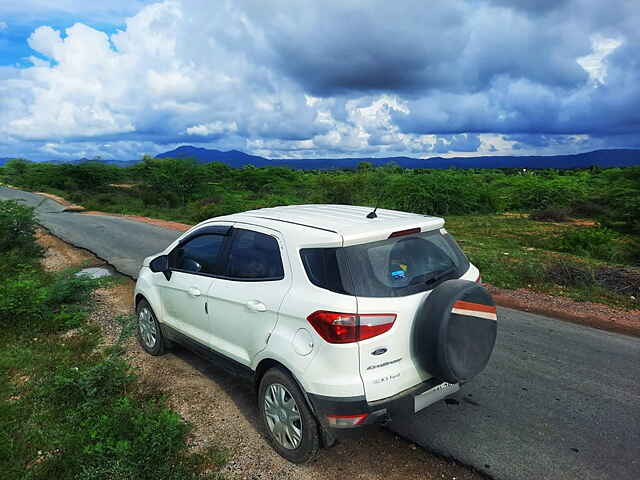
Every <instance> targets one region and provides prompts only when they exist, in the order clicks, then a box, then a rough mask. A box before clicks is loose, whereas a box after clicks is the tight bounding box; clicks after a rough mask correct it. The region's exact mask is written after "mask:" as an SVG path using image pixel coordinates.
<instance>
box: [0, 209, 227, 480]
mask: <svg viewBox="0 0 640 480" xmlns="http://www.w3.org/2000/svg"><path fill="white" fill-rule="evenodd" d="M3 208H4V210H3ZM3 211H4V212H5V213H6V212H11V213H12V215H17V216H18V217H20V219H21V220H22V221H23V222H22V223H18V224H17V223H16V222H15V221H14V220H15V218H13V217H12V216H9V215H4V216H3V215H2V212H3ZM30 216H31V211H30V209H27V208H26V207H20V208H18V207H16V205H15V204H10V205H7V204H5V203H4V202H0V228H5V233H4V235H5V237H10V238H11V239H12V240H13V241H12V242H8V243H6V245H19V246H18V247H15V248H12V249H7V248H6V247H5V248H4V249H3V250H0V266H1V268H2V274H3V282H2V284H0V344H1V345H2V349H1V350H0V472H2V478H3V479H8V480H11V479H51V478H56V479H92V480H93V479H116V480H118V479H123V480H124V479H133V478H135V479H158V478H162V479H173V480H187V479H195V478H219V474H218V473H216V472H217V471H218V470H219V469H220V467H221V466H222V465H224V463H225V462H226V453H225V450H224V449H223V448H215V447H212V448H210V449H209V450H207V451H204V452H201V453H191V452H189V451H188V449H187V444H186V439H187V435H188V434H189V431H190V426H189V425H188V424H187V423H186V422H185V421H183V420H182V419H181V418H180V416H179V415H178V414H177V413H175V412H173V411H171V410H170V409H169V408H168V407H167V406H166V403H165V400H164V398H163V396H162V393H161V392H158V391H154V390H153V389H150V388H149V387H148V386H145V385H143V384H142V383H141V382H140V380H139V379H138V378H137V376H136V372H135V371H134V370H133V369H132V367H131V366H130V365H129V364H128V363H127V362H126V361H125V359H124V358H123V356H122V353H123V348H122V347H121V346H120V345H116V346H115V347H111V348H104V347H101V336H100V332H99V329H98V328H97V327H95V326H92V325H90V324H89V323H88V322H87V317H88V315H89V313H90V312H91V310H92V309H93V308H94V305H93V303H92V301H91V292H92V291H93V290H94V289H95V288H96V287H97V286H108V283H107V284H106V285H105V282H109V281H108V280H107V281H105V280H101V281H96V280H90V279H87V278H86V277H76V276H75V275H74V271H73V270H68V271H64V272H61V273H56V274H52V273H48V272H44V271H43V270H42V268H41V267H40V264H39V255H40V253H41V250H40V249H38V248H37V246H36V245H35V242H34V241H33V237H32V236H31V237H30V236H29V232H30V231H32V230H33V219H32V218H31V217H30ZM29 219H30V220H29ZM16 225H18V226H19V228H17V227H16ZM5 239H6V238H5ZM29 239H30V240H29ZM131 328H132V319H131V318H123V331H124V332H130V331H131ZM125 338H126V336H123V337H122V338H121V340H124V339H125ZM205 471H206V472H209V473H207V474H206V475H203V472H205Z"/></svg>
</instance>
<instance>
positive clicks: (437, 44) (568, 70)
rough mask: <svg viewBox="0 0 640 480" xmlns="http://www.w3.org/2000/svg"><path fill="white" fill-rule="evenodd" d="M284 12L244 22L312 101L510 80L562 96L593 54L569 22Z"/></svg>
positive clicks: (481, 14) (328, 7)
mask: <svg viewBox="0 0 640 480" xmlns="http://www.w3.org/2000/svg"><path fill="white" fill-rule="evenodd" d="M285 4H287V2H282V1H281V2H275V8H272V6H273V5H274V4H273V3H272V2H270V3H269V8H266V7H263V8H260V7H259V6H257V7H256V8H255V9H251V11H250V12H248V15H249V17H250V18H251V19H252V20H253V22H254V23H255V24H256V25H258V26H259V28H260V29H261V31H262V32H261V33H263V34H264V39H265V41H266V45H267V47H266V48H265V49H264V50H263V51H262V54H264V58H263V60H264V61H269V62H273V63H274V64H275V65H276V66H277V68H279V69H280V70H281V71H283V72H285V73H286V74H287V75H289V76H290V77H291V78H293V79H295V80H296V81H298V82H299V83H300V84H301V85H303V86H304V88H305V89H307V90H308V91H310V92H311V93H313V94H314V95H320V96H329V95H334V94H340V93H348V92H372V91H393V92H397V93H405V94H411V95H419V94H420V93H421V92H424V91H428V90H434V89H436V90H443V91H480V90H482V89H484V88H486V87H487V86H488V85H489V84H490V83H491V81H492V80H493V79H494V78H495V77H496V76H499V75H504V74H508V75H510V76H511V77H513V78H516V79H517V78H529V79H532V80H535V81H537V82H540V83H542V84H548V85H555V86H563V87H576V86H578V85H580V84H583V83H584V82H585V81H586V80H587V74H586V73H585V72H584V70H583V69H582V68H581V67H580V66H579V65H577V64H576V62H575V59H576V58H577V57H579V56H581V55H585V54H587V53H588V52H589V50H590V48H591V47H590V39H589V35H588V33H589V32H584V31H582V30H581V26H580V25H578V24H576V23H575V22H573V21H571V20H566V21H563V22H561V23H558V20H557V19H556V18H555V17H554V18H551V19H546V20H545V19H542V20H541V19H532V18H530V16H529V15H528V13H527V12H526V11H520V10H518V9H513V8H505V7H493V6H491V7H489V6H484V8H478V7H479V6H482V5H483V4H478V3H477V2H463V1H460V0H451V1H435V2H424V1H406V2H401V3H393V2H388V1H384V2H381V1H378V2H322V3H321V4H313V5H311V6H309V5H307V7H306V8H295V7H293V6H291V8H290V9H289V10H288V12H287V14H286V15H283V14H282V10H284V9H285V8H284V6H285ZM289 5H290V4H289ZM278 7H280V8H278Z"/></svg>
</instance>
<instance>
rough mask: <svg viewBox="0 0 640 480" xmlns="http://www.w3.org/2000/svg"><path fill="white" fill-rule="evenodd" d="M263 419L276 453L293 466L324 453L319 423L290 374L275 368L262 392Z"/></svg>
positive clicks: (259, 392) (259, 394)
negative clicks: (321, 450)
mask: <svg viewBox="0 0 640 480" xmlns="http://www.w3.org/2000/svg"><path fill="white" fill-rule="evenodd" d="M258 405H259V408H260V420H261V423H262V426H263V429H264V431H265V432H266V434H267V438H268V440H269V442H270V443H271V445H272V446H273V448H274V449H275V451H276V452H278V453H279V454H280V455H281V456H282V457H284V458H286V459H287V460H289V461H290V462H293V463H307V462H309V461H311V460H313V459H314V458H315V457H316V456H317V454H318V452H319V450H320V435H319V428H318V422H317V421H316V419H315V418H314V417H313V414H312V413H311V411H310V410H309V407H308V406H307V403H306V401H305V399H304V396H303V394H302V392H301V391H300V388H299V387H298V385H297V384H296V382H295V380H293V378H291V376H290V375H288V374H287V373H285V372H283V371H282V370H280V369H277V368H272V369H271V370H268V371H267V373H265V374H264V376H263V377H262V380H261V381H260V388H259V389H258Z"/></svg>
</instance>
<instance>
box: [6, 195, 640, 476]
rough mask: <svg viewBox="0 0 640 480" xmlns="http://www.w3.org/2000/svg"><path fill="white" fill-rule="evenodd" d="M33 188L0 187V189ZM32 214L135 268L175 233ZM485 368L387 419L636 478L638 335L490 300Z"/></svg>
mask: <svg viewBox="0 0 640 480" xmlns="http://www.w3.org/2000/svg"><path fill="white" fill-rule="evenodd" d="M8 198H14V199H17V198H21V199H23V200H25V201H26V202H27V203H29V204H30V205H37V204H38V203H40V202H42V198H41V197H38V196H37V195H34V194H30V193H25V192H19V191H15V190H9V189H5V188H0V199H8ZM37 213H38V218H39V221H40V222H41V223H42V225H44V226H45V227H46V228H47V229H49V230H50V231H52V232H53V233H54V234H55V235H57V236H59V237H60V238H62V239H63V240H65V241H68V242H70V243H72V244H74V245H77V246H81V247H84V248H87V249H89V250H91V251H93V252H94V253H96V254H97V255H98V256H100V257H101V258H103V259H105V260H107V261H108V262H109V263H111V264H112V265H114V266H115V267H116V268H117V269H118V270H120V271H121V272H123V273H125V274H127V275H131V276H135V274H136V273H137V268H138V265H139V264H140V261H141V260H142V258H144V257H145V256H147V255H150V254H152V253H155V252H157V251H159V250H161V249H162V248H164V247H165V246H166V245H167V244H168V243H170V242H171V240H173V239H174V238H175V237H176V236H177V235H178V233H177V232H174V231H169V230H165V229H162V228H159V227H155V226H152V225H147V224H142V223H138V222H134V221H129V220H126V219H123V218H118V217H103V216H93V215H82V214H76V213H68V212H63V208H62V207H60V206H59V205H58V204H57V203H55V202H53V201H51V200H46V201H44V202H43V203H42V204H41V205H40V206H39V207H38V209H37ZM499 315H500V329H499V336H498V343H497V346H496V350H495V353H494V355H493V357H492V360H491V362H490V364H489V366H488V367H487V369H486V370H485V371H484V372H483V373H482V374H481V375H479V376H478V377H477V378H476V379H474V380H473V381H472V382H470V383H469V384H467V385H465V386H464V387H463V389H462V390H461V391H460V392H459V393H458V394H457V396H456V397H453V398H452V399H449V400H448V402H446V403H445V402H440V403H438V404H436V405H433V406H432V407H430V408H428V409H426V410H424V411H422V412H420V413H419V414H418V415H416V416H408V417H406V418H399V419H396V420H395V421H394V422H393V423H392V424H391V425H390V428H391V429H392V430H395V431H396V432H398V433H399V434H400V435H402V436H404V437H406V438H409V439H411V440H413V441H415V442H416V443H418V444H419V445H422V446H423V447H425V448H427V449H428V450H431V451H434V452H436V453H439V454H442V455H445V456H448V457H452V458H454V459H456V460H458V461H459V462H461V463H464V464H466V465H470V466H472V467H474V468H476V469H477V470H479V471H482V472H484V473H487V474H488V475H490V476H492V477H494V478H499V479H581V480H591V479H594V480H595V479H609V478H610V479H616V480H618V479H630V480H635V479H640V339H638V338H634V337H628V336H625V335H619V334H615V333H608V332H603V331H599V330H595V329H592V328H588V327H582V326H579V325H573V324H570V323H565V322H562V321H560V320H555V319H551V318H546V317H542V316H539V315H533V314H529V313H524V312H520V311H516V310H510V309H500V310H499Z"/></svg>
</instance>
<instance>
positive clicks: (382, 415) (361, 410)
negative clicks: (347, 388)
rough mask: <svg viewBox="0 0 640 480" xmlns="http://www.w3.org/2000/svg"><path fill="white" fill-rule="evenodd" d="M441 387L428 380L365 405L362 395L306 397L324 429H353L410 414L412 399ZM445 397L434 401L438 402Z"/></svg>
mask: <svg viewBox="0 0 640 480" xmlns="http://www.w3.org/2000/svg"><path fill="white" fill-rule="evenodd" d="M441 384H444V382H442V381H441V380H438V379H436V378H431V379H429V380H426V381H425V382H422V383H419V384H418V385H415V386H413V387H411V388H408V389H407V390H404V391H402V392H400V393H398V394H396V395H394V396H392V397H388V398H384V399H382V400H376V401H375V402H367V400H366V398H365V397H364V396H358V397H325V396H323V395H316V394H312V393H309V394H308V397H309V400H310V401H311V404H312V406H313V409H314V411H315V413H316V416H317V417H318V419H319V420H320V422H321V423H322V424H323V426H325V427H331V428H355V427H360V426H363V425H370V424H373V423H385V422H388V421H389V420H391V419H392V418H394V417H396V416H400V415H411V414H413V413H414V412H415V400H414V399H415V397H416V396H418V395H420V394H423V393H425V392H427V391H428V390H431V389H433V388H434V387H438V386H439V385H441ZM451 393H454V392H451ZM448 395H449V394H446V395H444V396H448ZM444 396H439V397H436V398H437V400H440V399H441V398H444ZM437 400H434V401H437ZM432 403H433V402H432ZM427 405H428V404H427ZM363 415H366V416H363ZM332 418H333V419H335V418H358V419H359V420H358V422H357V423H355V424H346V423H347V422H344V423H343V424H342V425H336V424H335V422H333V423H332V422H331V419H332Z"/></svg>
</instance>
